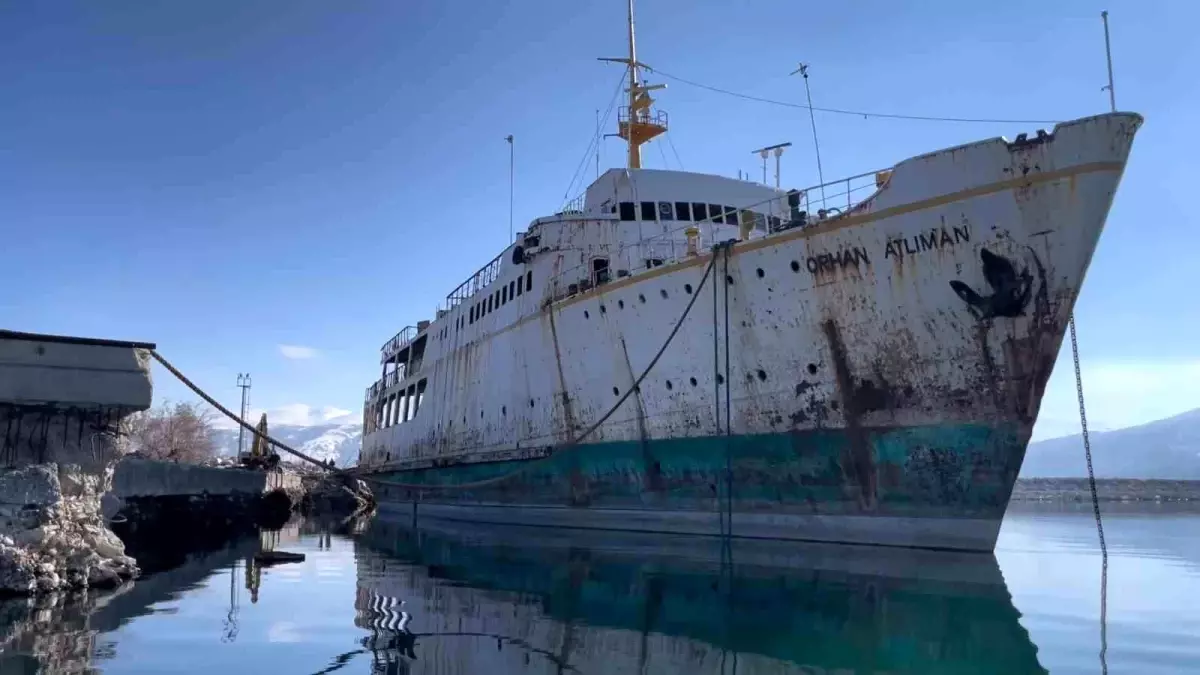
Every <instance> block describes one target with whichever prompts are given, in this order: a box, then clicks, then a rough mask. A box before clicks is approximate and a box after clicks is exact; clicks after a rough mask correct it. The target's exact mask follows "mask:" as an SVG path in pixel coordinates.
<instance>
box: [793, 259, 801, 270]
mask: <svg viewBox="0 0 1200 675" xmlns="http://www.w3.org/2000/svg"><path fill="white" fill-rule="evenodd" d="M792 271H793V272H799V271H800V263H798V262H796V261H795V260H793V261H792Z"/></svg>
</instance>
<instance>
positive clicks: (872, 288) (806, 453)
mask: <svg viewBox="0 0 1200 675" xmlns="http://www.w3.org/2000/svg"><path fill="white" fill-rule="evenodd" d="M628 47H629V51H628V56H627V57H625V58H620V59H608V60H611V61H616V62H618V63H622V64H624V66H625V67H626V68H627V70H628V83H627V84H628V86H627V90H626V93H627V94H628V97H627V99H626V100H625V101H624V103H623V105H622V106H620V107H619V108H618V110H617V115H616V119H617V132H618V134H617V135H619V136H620V137H621V138H622V139H623V140H624V141H625V142H626V144H627V148H628V155H627V161H626V162H625V164H626V166H623V167H619V168H612V169H609V170H607V171H605V172H603V173H602V174H600V175H599V176H598V177H597V178H596V179H595V181H594V182H592V183H591V185H589V186H588V187H587V188H586V191H585V192H584V194H582V195H581V196H580V197H579V198H577V199H574V200H571V201H570V202H568V203H567V204H565V205H564V207H563V208H562V209H561V210H559V211H557V212H555V213H553V214H552V215H546V216H543V217H539V218H536V219H535V220H533V221H532V222H531V223H529V225H528V226H527V227H526V228H525V230H524V231H521V232H517V233H516V234H515V236H514V238H513V240H512V242H511V243H510V244H509V245H508V246H507V247H506V248H505V249H504V250H503V251H501V252H500V253H499V254H498V255H497V256H496V257H495V258H493V259H492V260H491V261H489V262H488V263H487V264H485V265H483V266H482V267H481V268H480V269H479V270H478V271H477V272H475V274H473V275H472V276H470V278H468V279H467V280H466V281H464V282H463V283H462V284H461V285H460V286H458V287H457V288H455V289H454V290H453V291H452V292H451V293H450V294H449V295H448V296H447V297H446V301H445V303H444V304H443V305H441V306H440V307H439V308H438V309H437V311H436V314H435V316H434V317H433V318H432V319H431V320H424V321H420V322H417V323H416V324H415V325H411V326H408V327H406V328H404V329H403V330H401V331H399V332H398V333H397V334H396V335H395V336H394V337H392V338H391V339H390V340H388V341H387V342H386V343H384V345H383V347H382V348H381V354H380V365H381V372H380V378H379V379H378V381H376V382H374V383H373V384H371V385H370V386H369V387H368V388H367V390H366V396H365V402H364V408H363V431H364V433H363V443H362V450H361V453H360V457H359V463H358V467H357V469H356V471H357V473H358V475H359V476H360V477H361V478H363V479H365V480H367V481H368V482H370V483H371V484H372V486H373V489H374V491H375V493H376V495H377V498H378V499H379V501H380V503H381V505H382V508H384V509H387V510H399V511H401V512H403V513H410V512H411V514H412V516H413V517H414V518H417V517H419V518H431V519H444V520H458V521H468V522H472V523H483V524H488V523H495V524H507V525H521V526H537V527H565V528H577V529H599V530H627V531H640V532H658V533H665V534H680V535H712V536H723V537H734V538H766V539H783V540H797V541H817V542H831V543H846V544H870V545H880V546H903V547H918V548H932V549H949V550H965V551H991V550H993V549H994V547H995V543H996V538H997V535H998V533H999V528H1000V524H1001V522H1002V520H1003V517H1004V513H1005V510H1006V508H1007V506H1008V502H1009V498H1010V496H1011V493H1012V490H1013V485H1014V483H1015V481H1016V479H1017V476H1018V474H1019V473H1020V469H1021V464H1022V461H1023V460H1024V456H1025V451H1026V447H1027V445H1028V442H1029V439H1030V435H1031V433H1032V430H1033V427H1034V424H1035V422H1036V421H1037V418H1038V412H1039V408H1040V406H1041V401H1042V395H1043V392H1044V389H1045V386H1046V383H1047V380H1048V379H1049V377H1050V375H1051V372H1052V370H1053V368H1054V364H1055V361H1056V358H1057V355H1058V353H1059V349H1060V346H1061V344H1062V341H1063V337H1064V334H1065V333H1066V330H1067V328H1068V325H1069V322H1070V321H1071V320H1072V310H1073V307H1074V303H1075V299H1076V297H1077V296H1078V294H1079V291H1080V288H1081V285H1082V283H1083V280H1084V277H1085V274H1086V272H1087V269H1088V266H1089V264H1090V261H1091V257H1092V254H1093V252H1094V251H1095V248H1096V244H1097V241H1098V239H1099V237H1100V234H1101V231H1102V230H1103V228H1104V225H1105V221H1106V220H1107V217H1108V213H1109V209H1110V206H1111V204H1112V200H1113V197H1114V195H1115V193H1116V190H1117V187H1118V185H1119V183H1120V180H1121V177H1122V174H1123V173H1124V170H1125V166H1126V163H1127V159H1128V156H1129V153H1130V150H1131V147H1132V143H1133V138H1134V136H1135V134H1136V132H1137V130H1138V129H1139V127H1140V126H1141V124H1142V117H1141V116H1140V115H1138V114H1136V113H1130V112H1112V113H1106V114H1100V115H1095V116H1091V117H1086V118H1082V119H1076V120H1073V121H1068V122H1062V123H1058V124H1055V125H1054V126H1053V128H1052V129H1051V130H1050V131H1046V130H1044V129H1039V130H1036V131H1035V132H1034V133H1022V134H1020V135H1017V136H1016V137H1015V138H1014V139H1012V140H1009V139H1007V138H1005V137H993V138H989V139H986V140H981V141H978V142H973V143H969V144H966V145H961V146H958V147H952V148H947V149H943V150H938V151H934V152H930V153H927V154H924V155H920V156H916V157H912V158H909V159H905V160H903V161H901V162H899V163H898V164H895V165H894V166H892V167H890V168H886V169H882V170H874V171H870V172H867V173H863V174H860V175H856V176H851V177H849V178H843V179H838V180H834V181H829V182H826V183H823V184H821V185H817V186H814V187H810V188H807V189H803V190H797V189H786V190H785V189H783V188H781V187H779V186H778V185H776V186H774V187H772V186H770V185H766V184H763V183H757V182H752V181H750V180H746V179H744V178H741V177H739V178H732V177H725V176H719V175H709V174H703V173H694V172H686V171H670V170H658V169H646V168H642V166H641V148H642V146H643V145H644V144H645V143H647V142H649V141H651V140H653V139H655V138H657V137H659V136H661V135H662V134H663V133H665V132H666V131H667V128H668V122H669V120H668V117H667V114H666V113H665V112H664V111H662V110H659V109H658V108H657V106H656V104H655V100H654V98H653V97H652V96H651V93H652V92H653V91H654V90H656V89H658V88H659V87H661V85H651V84H648V83H647V81H646V80H645V79H644V76H643V75H644V71H646V70H647V69H646V66H644V64H641V63H639V62H638V60H637V54H636V51H635V40H634V20H633V3H632V2H630V3H629V21H628Z"/></svg>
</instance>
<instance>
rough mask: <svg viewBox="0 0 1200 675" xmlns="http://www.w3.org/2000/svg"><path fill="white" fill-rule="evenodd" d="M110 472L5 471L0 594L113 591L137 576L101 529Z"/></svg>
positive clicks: (67, 468) (68, 468)
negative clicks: (15, 508)
mask: <svg viewBox="0 0 1200 675" xmlns="http://www.w3.org/2000/svg"><path fill="white" fill-rule="evenodd" d="M111 477H112V471H111V470H104V471H101V472H98V473H94V472H93V473H89V472H85V471H83V470H82V469H80V467H79V466H77V465H62V466H58V465H54V464H47V465H35V466H29V467H24V468H22V469H16V470H8V471H0V503H5V504H7V505H8V506H12V505H14V504H16V505H20V510H19V511H17V512H14V511H12V510H11V509H10V510H9V511H8V512H7V513H9V514H12V515H11V517H5V518H0V529H2V530H3V532H2V533H0V592H8V593H22V594H28V593H50V592H54V591H60V590H69V589H82V588H87V587H89V586H94V585H103V586H112V585H115V584H117V583H120V582H121V581H122V580H124V579H129V578H132V577H134V576H137V574H138V568H137V564H136V562H134V560H133V559H132V558H130V557H129V556H127V555H125V546H124V544H122V543H121V540H120V539H119V538H117V536H116V535H115V534H113V533H112V531H110V530H108V529H107V528H106V527H104V525H103V522H104V521H103V520H102V518H101V496H102V495H103V494H104V491H105V490H106V489H107V486H108V485H109V484H110V483H111Z"/></svg>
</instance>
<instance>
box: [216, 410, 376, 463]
mask: <svg viewBox="0 0 1200 675" xmlns="http://www.w3.org/2000/svg"><path fill="white" fill-rule="evenodd" d="M267 431H268V433H270V435H271V437H272V438H276V439H278V440H280V441H282V442H284V443H287V444H288V445H289V446H291V447H293V448H295V449H296V450H299V451H300V452H303V453H304V454H306V455H308V456H310V457H313V458H315V459H319V460H321V461H328V460H330V459H332V460H333V462H334V464H336V465H337V466H341V467H347V466H354V465H355V464H358V451H359V449H360V448H361V447H362V423H361V422H341V421H339V422H331V423H328V424H314V425H299V424H270V420H268V427H267ZM214 436H215V440H216V444H217V453H218V454H220V455H224V456H227V457H232V456H233V455H236V454H237V445H238V430H237V429H227V428H219V429H216V430H214ZM253 438H254V435H253V434H251V433H249V432H247V433H246V435H245V440H244V441H243V443H244V445H245V449H247V450H249V449H250V443H251V441H252V440H253ZM279 454H280V455H282V456H283V459H284V460H285V461H297V462H298V461H302V460H300V459H298V458H296V457H293V456H292V455H289V454H288V453H286V452H281V453H279Z"/></svg>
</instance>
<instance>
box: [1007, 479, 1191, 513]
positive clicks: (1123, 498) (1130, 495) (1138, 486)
mask: <svg viewBox="0 0 1200 675" xmlns="http://www.w3.org/2000/svg"><path fill="white" fill-rule="evenodd" d="M1096 496H1097V498H1098V499H1099V501H1100V502H1102V503H1128V504H1143V505H1148V504H1174V505H1180V506H1184V505H1186V506H1195V507H1196V508H1200V480H1167V479H1158V478H1153V479H1135V478H1097V479H1096ZM1091 501H1092V493H1091V488H1090V486H1089V484H1088V479H1087V478H1018V479H1017V483H1016V485H1015V486H1014V487H1013V493H1012V497H1011V499H1010V503H1011V504H1014V505H1016V504H1044V503H1058V504H1074V503H1085V504H1090V503H1091Z"/></svg>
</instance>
